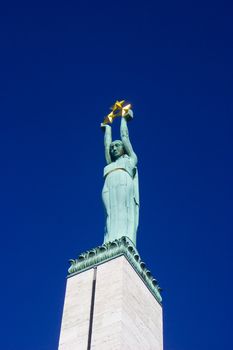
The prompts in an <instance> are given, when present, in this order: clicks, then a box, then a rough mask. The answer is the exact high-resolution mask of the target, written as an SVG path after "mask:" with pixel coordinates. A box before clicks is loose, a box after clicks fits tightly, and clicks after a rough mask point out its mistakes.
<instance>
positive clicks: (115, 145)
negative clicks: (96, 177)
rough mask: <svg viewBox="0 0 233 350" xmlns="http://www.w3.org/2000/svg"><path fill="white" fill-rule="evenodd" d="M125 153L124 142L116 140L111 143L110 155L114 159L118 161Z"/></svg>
mask: <svg viewBox="0 0 233 350" xmlns="http://www.w3.org/2000/svg"><path fill="white" fill-rule="evenodd" d="M124 153H125V150H124V146H123V143H122V141H120V140H116V141H113V142H112V143H111V145H110V155H111V158H112V159H114V160H116V159H118V158H120V157H121V156H122V155H123V154H124Z"/></svg>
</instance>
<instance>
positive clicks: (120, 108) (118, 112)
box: [103, 100, 131, 124]
mask: <svg viewBox="0 0 233 350" xmlns="http://www.w3.org/2000/svg"><path fill="white" fill-rule="evenodd" d="M124 103H125V100H122V101H116V102H115V103H114V105H113V106H112V107H111V110H112V111H111V112H110V113H109V114H108V115H107V116H106V118H105V119H104V122H103V124H108V123H112V122H113V120H114V119H115V118H116V117H124V116H126V115H127V113H128V112H129V110H130V108H131V105H130V104H128V105H126V106H124Z"/></svg>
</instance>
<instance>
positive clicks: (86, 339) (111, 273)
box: [59, 100, 163, 350]
mask: <svg viewBox="0 0 233 350" xmlns="http://www.w3.org/2000/svg"><path fill="white" fill-rule="evenodd" d="M116 117H120V118H121V125H120V135H121V140H115V141H112V131H111V126H110V125H109V124H111V123H112V122H113V121H114V119H115V118H116ZM132 119H133V111H132V108H131V105H130V104H128V105H125V101H124V100H123V101H116V102H115V104H114V105H113V107H112V108H111V112H110V113H109V114H108V115H107V116H106V118H105V119H104V121H103V123H102V124H101V128H102V129H103V131H104V148H105V159H106V163H107V165H106V166H105V167H104V186H103V191H102V200H103V204H104V209H105V215H106V222H105V234H104V242H103V245H101V246H99V247H96V248H94V249H90V250H88V251H86V252H84V253H82V254H80V255H79V257H78V258H77V259H74V260H70V263H71V266H70V268H69V269H68V278H67V286H66V294H65V302H64V309H63V316H62V324H61V332H60V340H59V350H90V349H93V350H120V349H121V350H163V330H162V298H161V295H160V287H159V285H158V283H157V281H156V279H155V278H154V277H153V276H152V274H151V272H150V271H149V270H148V269H147V267H146V265H145V263H144V262H143V261H142V260H141V258H140V255H139V253H138V251H137V248H136V236H137V228H138V222H139V185H138V170H137V162H138V160H137V156H136V154H135V152H134V150H133V147H132V145H131V142H130V139H129V132H128V126H127V123H128V121H129V120H132Z"/></svg>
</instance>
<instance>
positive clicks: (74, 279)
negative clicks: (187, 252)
mask: <svg viewBox="0 0 233 350" xmlns="http://www.w3.org/2000/svg"><path fill="white" fill-rule="evenodd" d="M146 271H148V270H146ZM148 275H149V273H148ZM154 284H155V283H154ZM159 296H160V294H159V292H158V295H157V294H155V293H154V292H153V290H152V288H150V285H149V284H148V283H147V281H146V279H144V278H143V276H142V275H140V274H139V273H138V271H137V269H135V267H134V266H133V265H132V264H131V262H130V261H129V259H128V258H127V257H126V255H124V254H121V255H119V256H116V257H115V258H112V259H111V260H107V261H103V262H101V263H100V264H99V265H97V266H95V265H94V266H92V267H88V268H87V269H86V270H85V269H84V271H81V272H76V273H73V274H72V275H71V276H70V277H69V278H68V280H67V288H66V295H65V304H64V310H63V318H62V326H61V333H60V341H59V350H90V349H92V350H162V349H163V332H162V307H161V303H160V299H159Z"/></svg>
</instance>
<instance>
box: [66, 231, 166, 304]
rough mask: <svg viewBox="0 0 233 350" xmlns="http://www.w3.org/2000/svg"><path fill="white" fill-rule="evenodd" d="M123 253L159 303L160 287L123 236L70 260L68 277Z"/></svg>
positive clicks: (160, 298) (160, 299) (160, 300)
mask: <svg viewBox="0 0 233 350" xmlns="http://www.w3.org/2000/svg"><path fill="white" fill-rule="evenodd" d="M121 255H124V256H125V257H126V259H127V260H128V261H129V263H130V264H131V265H132V267H133V268H134V269H135V271H136V272H137V273H138V275H139V276H140V277H141V278H142V280H143V281H144V283H145V284H146V286H147V287H148V288H149V290H150V291H151V293H152V294H153V295H154V297H155V298H156V300H157V301H158V302H159V303H160V304H161V303H162V297H161V294H160V291H161V288H160V287H159V285H158V282H157V281H156V279H155V278H154V277H153V276H152V274H151V272H150V271H149V270H148V269H147V268H146V264H145V263H144V262H143V261H142V260H141V258H140V255H139V253H138V251H137V249H136V247H135V245H134V244H133V243H132V241H131V240H130V239H129V238H128V237H126V236H123V237H121V238H119V239H116V240H114V241H112V242H106V243H104V244H103V245H101V246H99V247H96V248H94V249H91V250H88V251H87V252H85V253H82V254H80V255H79V257H78V258H77V259H75V260H73V259H72V260H70V263H71V266H70V268H69V269H68V273H69V275H68V277H69V276H71V275H73V274H76V273H80V272H82V271H85V270H87V269H89V268H91V267H93V266H95V265H99V264H102V263H104V262H106V261H108V260H111V259H114V258H116V257H118V256H121Z"/></svg>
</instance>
